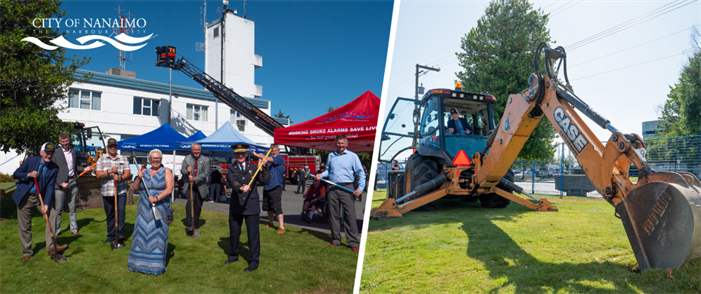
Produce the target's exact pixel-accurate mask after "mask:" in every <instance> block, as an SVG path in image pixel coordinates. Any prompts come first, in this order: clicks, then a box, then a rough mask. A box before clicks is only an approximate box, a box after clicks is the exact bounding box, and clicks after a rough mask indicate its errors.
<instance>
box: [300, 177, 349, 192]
mask: <svg viewBox="0 0 701 294" xmlns="http://www.w3.org/2000/svg"><path fill="white" fill-rule="evenodd" d="M309 177H312V178H315V177H316V175H314V174H309ZM321 181H322V182H327V183H329V184H331V185H334V186H336V187H338V188H340V189H341V190H344V191H347V192H349V193H353V192H355V191H353V190H351V189H348V188H346V187H344V186H341V185H339V184H336V183H334V182H332V181H329V180H324V178H321Z"/></svg>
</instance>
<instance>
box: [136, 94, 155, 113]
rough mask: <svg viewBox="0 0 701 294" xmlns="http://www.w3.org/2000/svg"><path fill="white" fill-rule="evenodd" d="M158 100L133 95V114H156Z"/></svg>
mask: <svg viewBox="0 0 701 294" xmlns="http://www.w3.org/2000/svg"><path fill="white" fill-rule="evenodd" d="M159 105H160V101H159V100H154V99H146V98H139V97H134V114H140V115H150V116H158V113H159V112H158V106H159Z"/></svg>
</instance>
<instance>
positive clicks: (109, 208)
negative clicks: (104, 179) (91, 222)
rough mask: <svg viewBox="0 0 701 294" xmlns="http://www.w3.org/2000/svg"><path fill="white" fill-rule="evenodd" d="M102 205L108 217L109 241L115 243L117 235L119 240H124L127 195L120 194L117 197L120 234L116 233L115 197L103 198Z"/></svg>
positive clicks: (118, 229)
mask: <svg viewBox="0 0 701 294" xmlns="http://www.w3.org/2000/svg"><path fill="white" fill-rule="evenodd" d="M102 204H104V205H105V215H107V240H108V241H113V240H114V238H115V233H118V235H117V238H118V239H117V240H120V239H124V234H123V230H124V218H125V217H126V211H125V210H126V205H127V193H122V194H119V195H118V197H117V212H118V214H117V217H118V225H119V228H117V231H118V232H115V227H114V196H102Z"/></svg>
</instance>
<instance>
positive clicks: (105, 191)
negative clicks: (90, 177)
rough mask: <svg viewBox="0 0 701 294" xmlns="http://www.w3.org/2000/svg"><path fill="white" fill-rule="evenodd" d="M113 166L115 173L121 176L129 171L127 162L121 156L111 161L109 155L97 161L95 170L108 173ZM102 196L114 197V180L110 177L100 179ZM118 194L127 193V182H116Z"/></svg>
mask: <svg viewBox="0 0 701 294" xmlns="http://www.w3.org/2000/svg"><path fill="white" fill-rule="evenodd" d="M113 166H116V167H117V173H118V174H119V175H123V174H124V172H125V171H127V170H128V171H131V169H130V168H129V161H128V160H127V158H126V157H125V156H123V155H119V154H117V157H116V158H115V159H114V160H112V158H110V156H109V154H105V155H103V156H102V157H100V159H98V160H97V163H96V164H95V170H101V171H103V172H109V170H111V169H112V167H113ZM100 190H101V191H102V196H114V179H113V177H112V176H111V175H110V176H108V177H107V178H104V179H102V188H101V189H100ZM117 191H119V193H118V194H122V193H124V194H126V193H127V181H121V182H117Z"/></svg>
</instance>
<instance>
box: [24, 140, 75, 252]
mask: <svg viewBox="0 0 701 294" xmlns="http://www.w3.org/2000/svg"><path fill="white" fill-rule="evenodd" d="M55 150H56V149H55V147H54V145H53V144H51V143H44V145H42V146H41V149H40V151H39V154H40V156H31V157H28V158H27V159H26V160H25V161H24V162H22V165H20V167H19V168H18V169H17V170H15V172H14V173H13V174H12V177H13V178H15V179H17V180H19V181H18V182H17V189H16V190H15V193H14V194H12V199H13V200H14V201H15V204H17V226H18V227H19V240H20V243H21V244H22V254H24V258H22V262H27V261H28V260H29V259H30V258H31V257H32V255H34V251H32V215H31V214H32V207H36V208H37V209H38V210H39V211H41V213H43V214H46V215H47V217H48V218H49V223H50V224H55V223H56V210H55V209H54V206H53V205H52V204H53V203H52V201H53V197H54V185H55V184H56V176H57V175H58V170H59V167H58V165H56V163H54V162H52V161H51V159H52V158H53V157H54V151H55ZM34 180H36V181H37V182H36V184H35V182H34ZM37 184H38V186H39V191H37V188H36V187H37ZM39 194H41V196H42V197H43V199H42V200H43V201H44V206H43V207H42V206H41V202H40V201H39V198H38V197H39ZM66 247H68V245H59V246H56V244H54V242H53V238H51V233H50V231H49V226H47V227H46V249H47V251H48V252H49V255H51V254H52V253H54V250H57V249H58V251H59V252H61V251H63V250H64V249H66Z"/></svg>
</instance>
